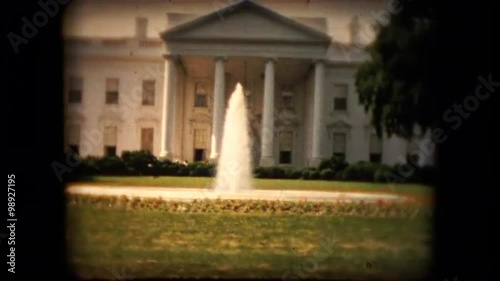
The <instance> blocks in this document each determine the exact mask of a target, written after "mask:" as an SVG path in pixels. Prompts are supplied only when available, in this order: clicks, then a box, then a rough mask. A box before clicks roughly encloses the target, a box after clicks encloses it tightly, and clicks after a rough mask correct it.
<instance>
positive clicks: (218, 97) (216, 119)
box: [210, 57, 226, 161]
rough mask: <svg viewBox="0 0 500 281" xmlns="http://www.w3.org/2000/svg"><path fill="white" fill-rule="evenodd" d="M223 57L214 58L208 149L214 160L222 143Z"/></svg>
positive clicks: (224, 89) (224, 83)
mask: <svg viewBox="0 0 500 281" xmlns="http://www.w3.org/2000/svg"><path fill="white" fill-rule="evenodd" d="M225 61H226V59H225V58H223V57H217V58H215V82H214V111H213V117H212V142H211V149H210V160H211V161H215V160H217V158H218V157H219V152H220V149H221V144H222V128H223V126H224V124H223V122H224V120H223V117H224V96H225V93H226V81H225V74H224V62H225Z"/></svg>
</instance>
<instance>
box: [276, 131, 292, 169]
mask: <svg viewBox="0 0 500 281" xmlns="http://www.w3.org/2000/svg"><path fill="white" fill-rule="evenodd" d="M279 141H280V142H279V148H280V155H279V163H280V164H292V151H293V132H289V131H284V132H280V139H279Z"/></svg>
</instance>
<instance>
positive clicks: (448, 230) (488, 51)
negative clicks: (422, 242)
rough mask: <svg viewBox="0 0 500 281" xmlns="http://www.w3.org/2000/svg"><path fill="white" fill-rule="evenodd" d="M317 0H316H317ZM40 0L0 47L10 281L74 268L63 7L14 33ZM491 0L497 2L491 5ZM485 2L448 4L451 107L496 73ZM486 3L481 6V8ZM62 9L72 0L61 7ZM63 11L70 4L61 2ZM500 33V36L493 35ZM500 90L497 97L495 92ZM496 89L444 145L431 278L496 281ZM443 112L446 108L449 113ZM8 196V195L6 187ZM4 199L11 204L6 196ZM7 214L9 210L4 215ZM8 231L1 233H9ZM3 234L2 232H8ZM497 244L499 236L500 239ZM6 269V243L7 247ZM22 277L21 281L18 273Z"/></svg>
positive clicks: (445, 82) (438, 83)
mask: <svg viewBox="0 0 500 281" xmlns="http://www.w3.org/2000/svg"><path fill="white" fill-rule="evenodd" d="M313 1H314V0H313ZM37 2H38V1H11V2H6V3H4V7H3V8H2V11H3V12H4V15H3V17H2V19H3V20H4V22H3V25H2V26H3V27H4V28H3V30H4V32H3V37H2V40H3V43H5V46H6V48H5V49H4V51H3V52H2V55H3V56H5V59H3V60H2V62H5V63H3V64H2V66H3V69H4V73H5V74H4V75H3V76H2V78H3V79H5V84H4V85H7V86H6V87H4V89H5V90H4V93H6V94H7V98H6V99H7V101H8V102H7V104H6V106H5V109H6V110H5V113H6V114H7V131H6V132H5V136H6V138H7V146H5V150H7V153H8V158H7V161H6V163H5V164H6V166H7V173H8V174H11V173H15V174H16V191H17V192H16V210H17V211H16V212H17V217H18V220H19V222H18V224H17V225H16V243H17V244H16V274H15V275H12V274H10V273H9V274H8V273H7V272H6V268H7V267H5V269H2V270H3V272H2V275H6V277H7V278H6V279H3V278H2V280H11V279H12V280H32V279H35V280H36V279H42V280H45V279H49V278H50V279H52V280H55V279H58V280H59V279H62V280H71V278H72V275H71V270H70V268H68V267H67V266H66V257H65V244H64V241H65V239H64V238H65V234H64V204H63V203H64V196H63V185H62V184H60V183H59V182H58V180H57V178H56V177H55V175H54V173H53V171H52V168H51V165H50V164H51V163H52V162H53V161H60V162H64V158H63V154H62V152H63V151H62V136H63V132H62V128H63V126H62V124H63V122H62V120H63V102H62V101H63V99H62V77H63V75H62V74H63V73H62V67H63V63H64V61H63V58H62V55H63V51H64V50H63V47H62V38H61V32H60V31H61V28H62V18H63V13H62V11H60V12H59V13H58V14H57V15H55V16H54V17H52V18H50V20H49V22H48V24H47V25H45V26H44V27H43V28H40V30H39V31H38V34H37V35H36V36H35V37H33V38H32V39H29V43H27V44H23V45H20V47H19V52H18V53H17V54H16V53H14V51H13V49H12V47H11V44H10V42H9V40H8V39H7V36H6V34H8V33H9V32H10V31H19V30H20V29H21V28H22V25H23V22H22V21H21V18H22V17H23V16H32V15H33V14H34V13H35V12H37V11H39V6H38V4H37ZM491 2H492V1H491ZM491 2H490V3H488V4H490V5H488V4H484V3H482V2H481V3H480V2H478V1H474V2H470V1H464V2H461V1H453V2H452V3H440V4H438V5H439V6H440V7H439V26H440V30H439V35H438V38H437V40H436V49H435V52H434V53H432V54H429V55H430V56H432V57H433V58H434V61H435V62H436V67H435V68H434V69H431V70H429V71H432V72H433V74H434V77H435V78H436V80H435V90H436V93H435V94H436V96H437V97H438V100H439V106H441V107H442V108H443V109H445V108H449V107H451V106H452V105H453V104H454V103H459V102H461V101H463V99H464V98H465V97H466V96H468V95H471V94H472V93H474V91H475V88H476V86H477V84H478V82H477V77H478V76H479V75H482V76H483V77H487V75H489V74H492V76H493V80H494V81H500V75H498V72H494V70H493V67H494V66H496V65H498V64H496V63H497V62H498V61H495V60H494V58H493V51H494V50H499V48H498V45H496V48H495V47H494V45H493V43H492V42H493V40H492V39H493V38H494V37H495V36H496V35H497V34H498V32H497V31H495V30H494V29H493V26H494V24H493V6H492V5H491ZM481 4H483V5H481ZM61 6H64V5H61ZM61 9H64V7H61ZM495 32H496V33H495ZM495 94H496V93H495ZM496 100H497V98H496V95H494V96H493V98H492V99H490V100H488V102H487V103H484V104H481V109H480V110H478V111H477V112H476V113H475V114H474V116H473V117H471V118H469V119H467V120H465V121H464V124H463V125H462V127H461V128H460V130H457V131H454V132H451V133H450V134H449V137H450V138H449V140H448V141H446V142H445V143H444V144H443V146H442V147H440V150H439V159H438V161H439V166H440V182H439V184H438V186H437V187H436V188H437V218H436V221H435V230H436V233H435V238H436V240H435V258H436V263H435V265H434V267H433V271H432V276H430V277H429V280H437V281H441V280H445V279H447V280H455V279H454V278H455V277H457V280H461V281H462V280H494V278H495V277H497V278H498V276H499V275H498V273H499V272H498V271H499V269H498V268H499V267H498V266H497V265H496V264H495V263H494V260H493V254H496V252H495V251H494V249H495V246H494V245H493V244H494V242H496V241H495V240H496V239H495V236H494V235H493V231H492V230H493V225H494V224H495V223H498V217H496V216H495V215H494V213H493V211H494V210H493V209H494V206H495V205H496V203H495V202H498V200H497V197H495V195H494V194H493V190H494V189H495V188H496V186H497V185H498V183H496V182H495V181H493V180H494V178H493V159H494V157H493V154H494V151H495V150H496V149H495V147H498V138H495V136H496V135H495V133H496V132H495V133H494V131H495V128H497V127H498V126H495V124H494V123H493V120H492V116H493V114H492V109H493V103H494V102H495V101H496ZM443 112H444V110H443ZM1 196H2V197H3V196H6V193H5V192H2V195H1ZM3 202H5V201H3ZM3 213H4V216H5V212H3ZM2 231H3V230H2ZM2 231H0V232H2ZM496 244H497V246H498V242H497V243H496ZM0 249H1V250H0V251H1V258H0V260H1V261H2V264H3V265H4V266H6V254H4V253H6V244H5V243H2V244H0ZM13 276H14V278H12V277H13Z"/></svg>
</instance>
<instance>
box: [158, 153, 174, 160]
mask: <svg viewBox="0 0 500 281" xmlns="http://www.w3.org/2000/svg"><path fill="white" fill-rule="evenodd" d="M172 158H173V155H172V153H171V152H168V151H162V152H160V156H159V157H158V159H160V160H172Z"/></svg>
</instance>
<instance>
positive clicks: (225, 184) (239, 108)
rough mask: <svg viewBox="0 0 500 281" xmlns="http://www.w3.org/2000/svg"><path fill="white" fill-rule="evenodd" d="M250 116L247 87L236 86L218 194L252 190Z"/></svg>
mask: <svg viewBox="0 0 500 281" xmlns="http://www.w3.org/2000/svg"><path fill="white" fill-rule="evenodd" d="M251 145H252V144H251V140H250V135H249V125H248V113H247V107H246V104H245V96H244V94H243V87H242V86H241V84H240V83H238V84H237V85H236V88H235V90H234V92H233V93H232V94H231V97H230V98H229V105H228V107H227V111H226V116H225V121H224V130H223V135H222V147H221V152H220V155H219V159H218V164H217V174H216V177H215V182H214V184H215V186H214V190H215V192H217V193H220V192H222V193H227V192H237V191H244V190H246V191H248V190H251V189H252V155H251Z"/></svg>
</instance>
